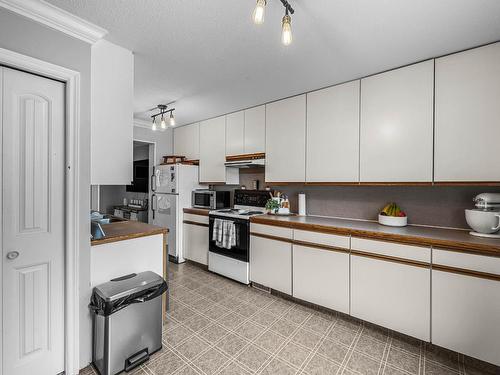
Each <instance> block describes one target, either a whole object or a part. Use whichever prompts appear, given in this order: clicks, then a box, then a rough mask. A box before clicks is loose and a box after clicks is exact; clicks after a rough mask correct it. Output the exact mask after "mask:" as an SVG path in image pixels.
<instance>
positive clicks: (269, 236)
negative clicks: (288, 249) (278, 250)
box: [250, 232, 293, 243]
mask: <svg viewBox="0 0 500 375" xmlns="http://www.w3.org/2000/svg"><path fill="white" fill-rule="evenodd" d="M250 235H251V236H255V237H260V238H265V239H267V240H273V241H281V242H287V243H293V240H292V239H291V238H285V237H278V236H271V235H269V234H262V233H255V232H250Z"/></svg>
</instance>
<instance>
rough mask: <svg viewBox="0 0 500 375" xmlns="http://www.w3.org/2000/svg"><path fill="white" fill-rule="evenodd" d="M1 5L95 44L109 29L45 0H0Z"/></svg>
mask: <svg viewBox="0 0 500 375" xmlns="http://www.w3.org/2000/svg"><path fill="white" fill-rule="evenodd" d="M0 7H2V8H5V9H8V10H10V11H11V12H14V13H17V14H19V15H21V16H24V17H27V18H29V19H32V20H33V21H36V22H39V23H42V24H44V25H46V26H48V27H50V28H52V29H55V30H58V31H61V32H63V33H65V34H67V35H70V36H72V37H74V38H77V39H80V40H83V41H84V42H87V43H90V44H94V43H95V42H97V41H98V40H99V39H102V38H103V37H104V36H105V35H106V34H107V33H108V31H107V30H106V29H103V28H102V27H99V26H97V25H94V24H93V23H90V22H88V21H85V20H84V19H82V18H80V17H77V16H75V15H74V14H71V13H69V12H67V11H65V10H63V9H61V8H58V7H56V6H54V5H52V4H49V3H47V2H45V1H43V0H0Z"/></svg>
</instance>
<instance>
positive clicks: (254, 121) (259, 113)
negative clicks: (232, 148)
mask: <svg viewBox="0 0 500 375" xmlns="http://www.w3.org/2000/svg"><path fill="white" fill-rule="evenodd" d="M244 148H245V154H256V153H260V152H265V151H266V106H265V105H261V106H258V107H254V108H250V109H247V110H245V145H244Z"/></svg>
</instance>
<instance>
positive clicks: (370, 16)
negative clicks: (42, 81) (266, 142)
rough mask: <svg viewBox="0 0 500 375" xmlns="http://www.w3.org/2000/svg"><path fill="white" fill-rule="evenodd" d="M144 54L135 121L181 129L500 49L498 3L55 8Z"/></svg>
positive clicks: (205, 2)
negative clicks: (284, 41) (168, 111)
mask: <svg viewBox="0 0 500 375" xmlns="http://www.w3.org/2000/svg"><path fill="white" fill-rule="evenodd" d="M48 1H49V2H50V3H52V4H54V5H56V6H59V7H61V8H63V9H65V10H67V11H69V12H71V13H74V14H76V15H78V16H80V17H82V18H84V19H87V20H89V21H91V22H93V23H95V24H97V25H99V26H102V27H104V28H106V29H107V30H109V34H108V35H107V36H106V39H108V40H110V41H111V42H114V43H116V44H119V45H121V46H124V47H126V48H128V49H130V50H132V51H134V53H135V113H136V116H137V117H143V118H146V119H147V118H149V117H148V113H146V112H145V111H146V110H147V109H148V108H151V107H153V106H155V105H156V104H158V103H163V102H173V101H175V102H176V105H175V107H176V109H177V111H176V116H177V123H178V124H179V125H182V124H186V123H190V122H194V121H198V120H202V119H205V118H209V117H212V116H216V115H220V114H224V113H227V112H231V111H235V110H238V109H242V108H246V107H250V106H253V105H257V104H261V103H264V102H267V101H271V100H275V99H279V98H283V97H286V96H290V95H293V94H297V93H301V92H304V91H308V90H312V89H316V88H320V87H324V86H328V85H331V84H334V83H338V82H343V81H346V80H351V79H354V78H358V77H361V76H365V75H369V74H372V73H376V72H379V71H383V70H386V69H389V68H393V67H397V66H400V65H404V64H408V63H412V62H415V61H419V60H423V59H426V58H429V57H434V56H437V55H443V54H446V53H450V52H454V51H458V50H461V49H465V48H469V47H472V46H476V45H479V44H484V43H488V42H493V41H497V40H500V1H499V0H290V3H291V4H292V5H293V7H294V8H295V11H296V12H295V15H294V16H293V17H292V27H293V37H294V41H293V44H292V45H291V46H289V47H284V46H282V45H281V43H280V28H281V24H280V23H281V17H282V16H283V8H282V6H281V4H280V2H279V0H268V6H267V9H266V19H265V23H264V25H261V26H256V25H254V24H253V23H252V20H251V13H252V11H253V8H254V5H255V0H48Z"/></svg>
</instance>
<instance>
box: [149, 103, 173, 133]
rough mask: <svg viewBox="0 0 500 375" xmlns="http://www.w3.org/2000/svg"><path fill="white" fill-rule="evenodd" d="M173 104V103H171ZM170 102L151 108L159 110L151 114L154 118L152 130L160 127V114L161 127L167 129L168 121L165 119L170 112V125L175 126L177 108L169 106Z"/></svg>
mask: <svg viewBox="0 0 500 375" xmlns="http://www.w3.org/2000/svg"><path fill="white" fill-rule="evenodd" d="M170 104H172V103H170ZM170 104H158V105H157V106H156V107H154V108H151V109H150V111H154V110H158V111H159V112H158V113H156V114H154V115H151V118H152V119H153V124H152V125H151V130H152V131H156V130H157V129H158V126H157V125H156V118H157V117H158V116H160V118H161V120H160V129H161V130H162V131H165V130H166V129H167V121H166V120H165V115H166V114H170V121H169V124H170V126H175V118H174V111H175V108H168V106H169V105H170Z"/></svg>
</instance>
